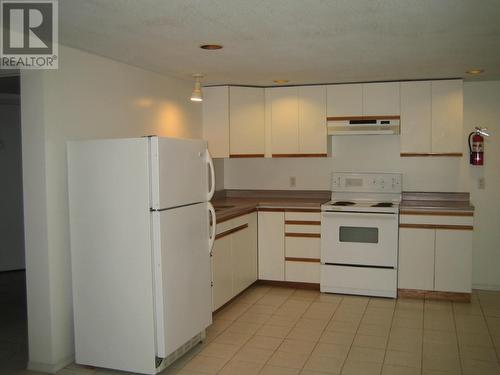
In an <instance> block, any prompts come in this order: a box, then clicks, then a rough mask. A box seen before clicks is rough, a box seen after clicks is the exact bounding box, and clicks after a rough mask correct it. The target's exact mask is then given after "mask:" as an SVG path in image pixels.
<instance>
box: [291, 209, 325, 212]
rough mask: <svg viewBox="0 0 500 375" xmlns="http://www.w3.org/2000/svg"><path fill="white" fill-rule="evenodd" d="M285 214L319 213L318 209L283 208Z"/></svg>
mask: <svg viewBox="0 0 500 375" xmlns="http://www.w3.org/2000/svg"><path fill="white" fill-rule="evenodd" d="M285 211H286V212H321V209H320V208H285Z"/></svg>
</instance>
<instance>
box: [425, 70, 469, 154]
mask: <svg viewBox="0 0 500 375" xmlns="http://www.w3.org/2000/svg"><path fill="white" fill-rule="evenodd" d="M462 133H463V83H462V80H446V81H433V82H432V152H433V153H462V145H463V143H462V139H463V135H462Z"/></svg>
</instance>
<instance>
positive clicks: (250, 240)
mask: <svg viewBox="0 0 500 375" xmlns="http://www.w3.org/2000/svg"><path fill="white" fill-rule="evenodd" d="M248 219H249V220H248V227H246V228H244V229H242V230H239V231H237V232H235V233H233V234H232V235H231V249H232V264H233V265H232V268H233V295H236V294H238V293H240V292H241V291H243V290H244V289H245V288H247V287H249V286H250V285H251V284H253V283H254V282H255V280H257V215H256V214H255V213H254V214H251V215H249V218H248Z"/></svg>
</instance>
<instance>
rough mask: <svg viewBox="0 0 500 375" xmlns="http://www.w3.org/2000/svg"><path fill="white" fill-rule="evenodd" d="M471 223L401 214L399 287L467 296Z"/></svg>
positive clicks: (450, 218)
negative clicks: (411, 216)
mask: <svg viewBox="0 0 500 375" xmlns="http://www.w3.org/2000/svg"><path fill="white" fill-rule="evenodd" d="M446 220H448V221H449V222H450V223H449V224H446V223H445V222H446ZM412 221H414V223H413V222H412ZM457 221H458V223H457ZM472 221H473V218H472V216H470V217H459V216H457V217H453V216H450V217H446V216H439V215H436V216H422V215H417V216H415V218H413V219H412V218H408V217H407V216H404V215H402V216H401V222H402V224H400V226H401V227H400V229H399V269H398V288H399V289H415V290H424V291H436V292H458V293H470V292H471V289H472V285H471V284H472V281H471V277H472V228H473V227H472ZM423 227H427V228H423ZM447 228H451V229H447Z"/></svg>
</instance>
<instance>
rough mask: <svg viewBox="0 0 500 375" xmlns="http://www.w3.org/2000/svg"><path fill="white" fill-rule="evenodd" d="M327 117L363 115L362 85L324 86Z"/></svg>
mask: <svg viewBox="0 0 500 375" xmlns="http://www.w3.org/2000/svg"><path fill="white" fill-rule="evenodd" d="M326 98H327V105H326V113H327V116H328V117H345V116H363V85H362V84H361V83H355V84H349V85H328V86H327V87H326Z"/></svg>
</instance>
